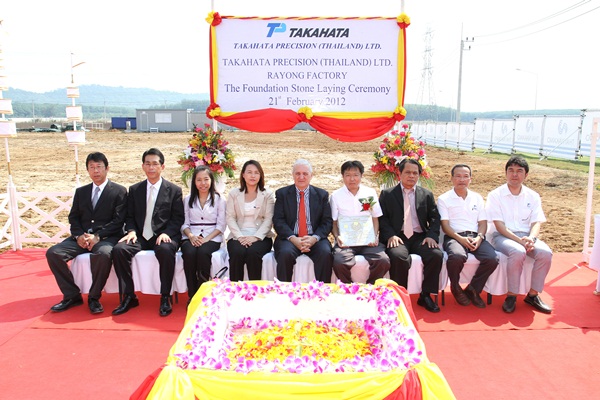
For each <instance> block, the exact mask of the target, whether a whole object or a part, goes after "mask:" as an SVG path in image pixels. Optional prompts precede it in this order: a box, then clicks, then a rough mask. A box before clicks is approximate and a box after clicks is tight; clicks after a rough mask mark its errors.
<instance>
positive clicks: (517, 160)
mask: <svg viewBox="0 0 600 400" xmlns="http://www.w3.org/2000/svg"><path fill="white" fill-rule="evenodd" d="M513 165H516V166H517V167H521V168H523V169H524V170H525V173H526V174H528V173H529V164H528V163H527V160H526V159H524V158H523V157H521V156H512V157H511V158H509V159H508V161H507V162H506V166H505V167H504V172H507V171H508V167H510V166H513Z"/></svg>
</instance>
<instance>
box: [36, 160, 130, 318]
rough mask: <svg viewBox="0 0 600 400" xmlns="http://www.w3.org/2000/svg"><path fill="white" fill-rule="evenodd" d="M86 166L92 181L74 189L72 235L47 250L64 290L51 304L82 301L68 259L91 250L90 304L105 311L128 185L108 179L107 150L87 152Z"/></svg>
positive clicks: (93, 310) (55, 309)
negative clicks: (106, 289)
mask: <svg viewBox="0 0 600 400" xmlns="http://www.w3.org/2000/svg"><path fill="white" fill-rule="evenodd" d="M85 166H86V168H87V171H88V174H89V175H90V178H91V179H92V183H90V184H89V185H85V186H82V187H80V188H77V190H75V196H74V197H73V206H72V207H71V211H70V212H69V223H70V224H71V236H70V237H68V238H67V239H65V240H64V241H63V242H62V243H58V244H56V245H54V246H52V247H50V248H49V249H48V251H47V252H46V259H47V260H48V265H49V266H50V270H51V271H52V273H53V274H54V278H56V283H57V284H58V287H59V288H60V291H61V292H62V293H63V300H62V301H61V302H60V303H58V304H56V305H54V306H52V308H51V310H52V311H53V312H61V311H66V310H68V309H69V308H71V307H73V306H78V305H81V304H83V299H82V297H81V291H80V289H79V287H78V286H77V285H76V284H75V281H74V280H73V274H72V273H71V270H70V269H69V266H68V265H67V262H68V261H70V260H72V259H74V258H75V257H77V256H78V255H80V254H83V253H91V254H90V267H91V269H92V286H91V287H90V290H89V295H88V306H89V308H90V311H91V313H92V314H98V313H101V312H103V311H104V308H103V307H102V304H100V296H101V294H102V289H103V288H104V285H105V284H106V280H107V279H108V275H109V274H110V268H111V266H112V259H111V252H112V249H113V246H114V245H115V244H117V242H118V241H119V239H120V238H121V236H123V224H124V223H125V214H126V211H127V189H125V187H124V186H121V185H118V184H116V183H114V182H112V181H109V180H108V179H107V174H108V160H107V159H106V156H105V155H104V154H102V153H90V154H88V156H87V158H86V160H85Z"/></svg>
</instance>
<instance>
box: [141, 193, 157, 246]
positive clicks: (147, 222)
mask: <svg viewBox="0 0 600 400" xmlns="http://www.w3.org/2000/svg"><path fill="white" fill-rule="evenodd" d="M155 191H156V189H155V188H154V186H150V193H149V194H148V202H147V204H146V218H145V219H144V230H143V231H142V236H143V237H144V239H146V240H150V239H152V236H154V232H153V231H152V213H153V211H154V204H155V203H156V196H155V194H154V192H155Z"/></svg>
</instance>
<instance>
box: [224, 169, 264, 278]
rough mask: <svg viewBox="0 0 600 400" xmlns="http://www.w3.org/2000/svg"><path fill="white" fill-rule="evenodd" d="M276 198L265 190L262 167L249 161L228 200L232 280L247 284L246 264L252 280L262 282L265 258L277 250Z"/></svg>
mask: <svg viewBox="0 0 600 400" xmlns="http://www.w3.org/2000/svg"><path fill="white" fill-rule="evenodd" d="M274 207H275V196H274V194H273V192H272V191H270V190H269V189H265V174H264V172H263V169H262V167H261V166H260V163H259V162H258V161H255V160H249V161H246V163H244V166H243V167H242V171H241V173H240V187H239V188H235V189H232V190H231V191H230V192H229V196H228V198H227V212H226V215H227V226H228V227H229V231H230V235H229V237H228V238H227V239H228V242H227V251H228V253H229V279H230V280H231V281H232V282H235V281H242V280H244V264H246V268H247V269H248V278H249V279H250V280H260V279H261V272H262V258H263V256H264V255H265V254H267V253H268V252H270V251H271V247H272V246H273V236H274V234H273V231H272V227H273V209H274Z"/></svg>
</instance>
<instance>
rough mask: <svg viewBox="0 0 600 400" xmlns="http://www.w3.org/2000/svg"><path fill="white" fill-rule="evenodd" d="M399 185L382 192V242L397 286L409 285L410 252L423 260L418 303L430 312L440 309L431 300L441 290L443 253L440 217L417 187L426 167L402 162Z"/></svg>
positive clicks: (428, 195)
mask: <svg viewBox="0 0 600 400" xmlns="http://www.w3.org/2000/svg"><path fill="white" fill-rule="evenodd" d="M399 169H400V183H399V184H398V185H396V186H395V187H393V188H390V189H385V190H383V191H381V194H380V196H379V203H380V204H381V210H382V211H383V215H382V216H381V217H379V232H380V238H381V242H382V243H386V244H387V253H388V256H389V257H390V278H392V279H393V280H394V281H396V283H398V285H400V286H404V287H405V288H406V287H407V286H408V270H409V269H410V264H411V258H410V253H413V254H418V255H419V256H421V259H422V260H423V285H422V287H421V288H422V289H421V295H420V296H419V300H418V301H417V304H418V305H420V306H422V307H425V309H427V310H428V311H431V312H439V311H440V308H439V307H438V305H437V304H435V302H434V301H433V300H432V299H431V295H430V294H431V293H437V292H438V291H439V280H440V271H441V269H442V261H443V258H444V254H443V253H442V250H440V248H439V245H438V240H439V237H440V214H439V213H438V210H437V207H436V205H435V199H434V197H433V193H431V191H429V190H427V189H425V188H423V187H421V186H417V182H418V180H419V176H421V173H422V171H423V167H422V166H421V164H419V162H418V161H417V160H415V159H412V158H405V159H404V160H402V162H400V166H399Z"/></svg>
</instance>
